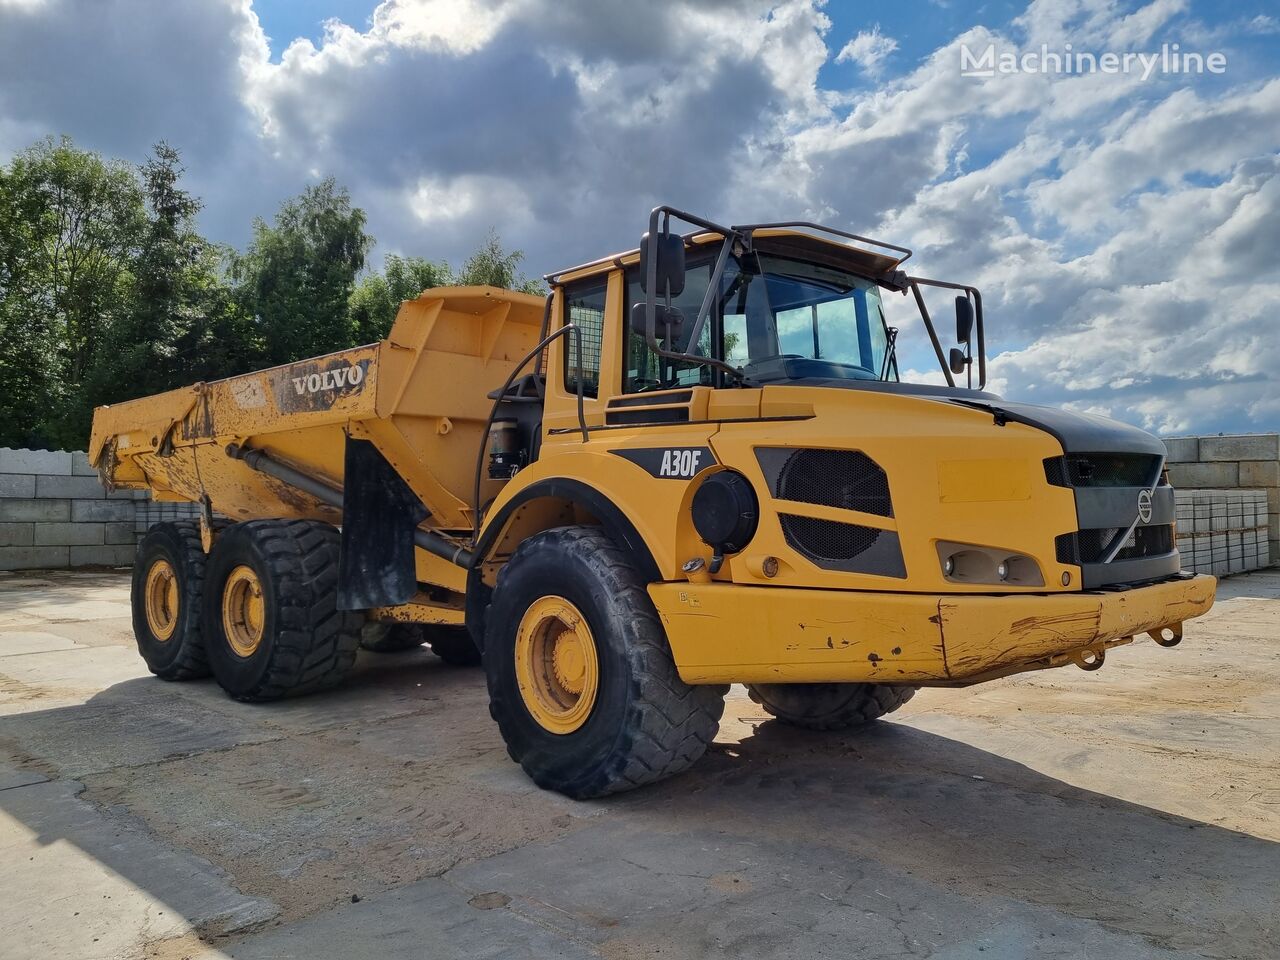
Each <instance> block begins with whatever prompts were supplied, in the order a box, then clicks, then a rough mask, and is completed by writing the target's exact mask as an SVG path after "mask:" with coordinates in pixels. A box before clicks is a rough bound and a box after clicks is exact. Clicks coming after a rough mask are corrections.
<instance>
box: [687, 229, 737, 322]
mask: <svg viewBox="0 0 1280 960" xmlns="http://www.w3.org/2000/svg"><path fill="white" fill-rule="evenodd" d="M732 246H733V238H732V237H725V238H724V243H722V244H721V245H720V255H719V256H718V257H716V266H715V269H714V270H712V271H711V280H710V281H709V282H708V283H707V292H706V293H705V294H704V295H703V297H702V306H700V307H699V308H698V318H697V319H696V320H694V321H693V330H692V331H691V332H690V334H689V345H690V346H694V345H695V344H697V342H698V339H699V338H700V337H701V336H702V328H703V326H704V325H705V324H706V322H707V317H708V316H710V314H711V305H712V304H713V303H714V302H715V297H716V291H717V290H719V289H720V279H721V278H722V277H723V276H724V268H725V264H726V263H728V262H729V248H730V247H732Z"/></svg>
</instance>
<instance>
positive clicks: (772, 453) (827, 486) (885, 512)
mask: <svg viewBox="0 0 1280 960" xmlns="http://www.w3.org/2000/svg"><path fill="white" fill-rule="evenodd" d="M756 452H757V455H758V456H759V458H760V462H761V465H762V467H764V468H765V474H766V476H768V477H769V480H770V486H771V487H772V491H773V495H774V496H775V497H778V498H779V499H781V500H795V501H796V502H798V503H816V504H820V505H822V506H824V507H836V508H837V509H840V510H858V511H860V512H862V513H871V514H875V515H876V516H878V517H892V516H893V501H892V500H891V499H890V497H889V478H888V477H887V476H885V472H884V471H883V470H881V469H880V467H879V466H878V465H877V464H876V462H875V461H874V460H872V459H871V458H870V457H868V456H867V455H866V454H865V453H860V452H859V451H857V450H784V449H776V448H775V449H761V450H757V451H756ZM781 457H785V460H782V461H781V463H780V465H776V466H775V469H773V470H771V469H770V465H771V463H773V462H776V461H778V460H780V458H781Z"/></svg>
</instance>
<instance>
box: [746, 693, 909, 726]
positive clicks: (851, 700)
mask: <svg viewBox="0 0 1280 960" xmlns="http://www.w3.org/2000/svg"><path fill="white" fill-rule="evenodd" d="M916 690H917V688H916V687H904V686H896V685H894V684H888V683H749V684H747V693H748V694H749V695H750V697H751V699H752V700H754V701H755V702H756V703H758V704H760V706H762V707H764V709H765V711H766V712H768V713H769V714H770V715H772V716H774V717H776V718H777V719H778V720H780V721H782V722H783V723H787V724H790V725H791V726H793V727H804V728H805V729H806V730H844V729H846V728H848V727H857V726H861V725H862V724H864V723H870V722H871V721H872V720H876V719H879V718H880V717H883V716H884V715H885V714H889V713H893V711H895V710H897V709H898V708H899V707H900V706H902V705H903V704H904V703H906V702H907V701H908V700H910V699H911V698H912V697H914V696H915V695H916Z"/></svg>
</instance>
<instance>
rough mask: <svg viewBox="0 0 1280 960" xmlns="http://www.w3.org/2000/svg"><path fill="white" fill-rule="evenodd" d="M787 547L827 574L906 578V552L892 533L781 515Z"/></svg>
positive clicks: (780, 520)
mask: <svg viewBox="0 0 1280 960" xmlns="http://www.w3.org/2000/svg"><path fill="white" fill-rule="evenodd" d="M778 520H779V522H780V523H781V524H782V533H783V536H785V537H786V538H787V544H788V545H789V546H790V547H791V549H792V550H795V551H796V552H797V553H799V554H800V555H801V556H803V557H804V558H805V559H807V560H809V561H811V562H812V563H813V564H814V565H815V566H817V567H821V568H822V569H824V570H840V571H843V572H845V573H870V574H874V575H876V576H881V577H905V576H906V575H907V571H906V568H905V567H904V565H903V562H902V548H901V546H900V545H899V544H898V535H897V533H895V532H894V531H892V530H879V529H877V528H875V527H864V526H860V525H859V524H856V523H837V522H836V521H834V520H820V519H818V518H816V517H801V516H796V515H795V514H791V513H783V514H779V515H778Z"/></svg>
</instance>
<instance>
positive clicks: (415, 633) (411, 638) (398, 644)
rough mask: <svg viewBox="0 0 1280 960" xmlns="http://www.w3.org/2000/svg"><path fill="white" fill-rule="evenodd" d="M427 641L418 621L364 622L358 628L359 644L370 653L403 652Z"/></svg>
mask: <svg viewBox="0 0 1280 960" xmlns="http://www.w3.org/2000/svg"><path fill="white" fill-rule="evenodd" d="M426 642H427V638H426V637H425V636H423V633H422V625H421V624H418V623H377V622H375V621H371V622H369V623H366V624H365V625H364V627H363V628H361V630H360V646H361V648H362V649H364V650H368V651H370V652H372V653H403V652H404V651H405V650H412V649H414V648H415V647H420V646H422V645H423V644H424V643H426Z"/></svg>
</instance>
